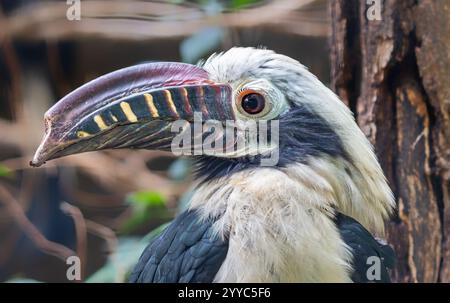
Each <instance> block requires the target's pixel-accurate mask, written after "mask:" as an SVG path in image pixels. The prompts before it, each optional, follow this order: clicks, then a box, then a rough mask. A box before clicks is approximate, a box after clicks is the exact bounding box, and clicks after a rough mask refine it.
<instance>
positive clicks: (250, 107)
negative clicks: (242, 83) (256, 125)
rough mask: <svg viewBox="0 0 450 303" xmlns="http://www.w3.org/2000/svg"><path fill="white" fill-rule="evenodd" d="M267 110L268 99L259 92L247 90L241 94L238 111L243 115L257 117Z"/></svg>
mask: <svg viewBox="0 0 450 303" xmlns="http://www.w3.org/2000/svg"><path fill="white" fill-rule="evenodd" d="M265 108H266V99H265V97H264V96H263V95H262V94H261V93H259V92H258V91H255V90H252V89H245V90H243V91H241V92H239V95H238V109H239V111H241V112H242V113H243V114H246V115H251V116H255V115H258V114H260V113H261V112H263V111H264V109H265Z"/></svg>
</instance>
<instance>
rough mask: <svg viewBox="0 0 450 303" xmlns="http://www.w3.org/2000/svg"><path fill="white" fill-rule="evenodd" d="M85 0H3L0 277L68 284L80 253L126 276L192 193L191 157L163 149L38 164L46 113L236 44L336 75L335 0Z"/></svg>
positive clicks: (93, 270) (89, 267)
mask: <svg viewBox="0 0 450 303" xmlns="http://www.w3.org/2000/svg"><path fill="white" fill-rule="evenodd" d="M76 2H77V1H67V2H66V0H63V1H37V0H1V1H0V281H12V282H23V281H45V282H58V281H60V282H68V280H67V278H66V270H67V268H68V265H67V264H66V261H65V260H66V258H67V257H68V256H71V255H77V256H79V257H80V260H81V266H82V270H81V273H82V277H81V278H82V281H87V282H122V281H125V280H126V277H127V273H128V272H129V270H130V268H131V267H132V266H133V265H134V263H135V262H136V261H137V259H138V257H139V256H140V253H141V252H142V250H143V248H144V247H145V246H146V244H147V243H148V241H149V239H150V238H151V237H152V235H153V234H154V232H155V230H156V232H157V231H158V230H159V229H161V228H162V227H161V226H164V225H163V224H164V223H165V222H168V221H170V220H171V218H173V216H174V215H176V214H177V213H178V212H179V211H180V209H182V208H183V207H184V204H183V203H185V202H186V200H187V199H188V198H189V184H190V182H191V181H192V180H191V179H190V178H191V174H190V171H191V163H190V162H189V159H183V158H182V159H175V158H173V157H172V155H171V154H168V153H163V152H153V151H131V150H115V151H104V152H95V153H87V154H81V155H76V156H70V157H67V158H63V159H60V160H55V161H51V162H49V163H47V164H46V165H45V166H44V167H42V168H37V169H36V168H33V169H32V168H30V167H29V165H28V163H29V161H30V159H31V157H32V155H33V153H34V151H35V149H36V147H37V146H38V144H39V142H40V140H41V138H42V135H43V132H44V125H43V115H44V113H45V111H46V110H47V109H48V108H49V107H50V106H52V104H54V103H55V102H56V101H57V100H58V99H60V98H61V97H63V96H64V95H65V94H67V93H68V92H70V91H71V90H73V89H75V88H76V87H78V86H80V85H82V84H83V83H85V82H87V81H89V80H91V79H93V78H96V77H98V76H100V75H102V74H105V73H108V72H111V71H114V70H116V69H119V68H122V67H126V66H130V65H133V64H138V63H142V62H146V61H183V62H188V63H196V62H197V61H198V60H199V59H201V58H206V57H208V56H209V55H210V54H211V53H213V52H217V51H221V50H227V49H229V48H230V47H232V46H265V47H267V48H269V49H273V50H275V51H276V52H279V53H282V54H285V55H288V56H290V57H292V58H295V59H297V60H299V61H300V62H302V63H303V64H304V65H306V66H307V67H308V68H309V69H310V70H311V71H312V72H313V73H314V74H316V75H317V76H318V77H319V79H320V80H322V81H323V82H324V83H325V84H327V85H328V84H329V83H330V59H329V58H330V56H329V52H330V51H329V47H328V43H329V35H330V31H331V26H330V17H329V13H328V3H327V2H328V1H326V0H278V1H269V0H264V1H261V0H227V1H225V0H224V1H219V0H191V1H184V0H172V1H158V2H155V1H144V0H140V1H138V0H128V1H125V0H122V1H120V0H117V1H89V0H81V1H80V2H79V4H80V9H81V14H80V17H81V20H76V14H73V13H74V12H75V13H76V11H73V10H76V9H77V8H76V5H77V4H76ZM74 5H75V6H74ZM69 19H75V20H69ZM152 231H153V234H152Z"/></svg>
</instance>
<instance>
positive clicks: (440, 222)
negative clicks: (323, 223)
mask: <svg viewBox="0 0 450 303" xmlns="http://www.w3.org/2000/svg"><path fill="white" fill-rule="evenodd" d="M377 5H379V8H380V9H381V11H380V12H381V15H380V16H381V20H371V19H373V18H372V17H373V16H369V17H368V14H371V13H373V9H377V8H376V7H375V6H377ZM330 12H331V19H332V36H331V69H332V75H331V79H332V87H333V88H334V90H335V91H336V93H337V94H338V95H339V96H340V97H341V98H342V99H343V100H344V102H346V103H347V104H348V105H349V106H350V108H351V109H352V110H353V111H354V113H355V115H356V118H357V121H358V124H359V125H360V127H361V128H362V130H363V131H364V133H365V134H366V135H367V137H368V138H369V139H370V140H371V142H372V143H373V144H374V146H375V150H376V152H377V155H378V157H379V159H380V162H381V165H382V167H383V169H384V172H385V174H386V176H387V178H388V180H389V183H390V186H391V188H392V190H393V191H394V194H395V197H396V201H397V212H396V214H395V216H394V217H393V218H392V220H391V221H390V222H389V224H388V227H387V238H388V241H389V242H390V244H392V245H393V246H394V248H395V250H396V254H397V265H396V268H395V270H394V271H393V273H392V279H393V281H397V282H437V281H442V282H450V201H449V186H450V184H449V179H450V164H449V163H450V140H449V138H450V119H449V116H450V86H449V81H450V20H449V16H450V3H449V2H448V1H433V0H395V1H391V0H389V1H387V0H385V1H382V0H369V1H359V0H354V1H352V0H350V1H349V0H334V1H331V2H330Z"/></svg>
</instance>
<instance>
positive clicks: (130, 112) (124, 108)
mask: <svg viewBox="0 0 450 303" xmlns="http://www.w3.org/2000/svg"><path fill="white" fill-rule="evenodd" d="M120 108H121V109H122V111H123V113H124V114H125V116H126V117H127V119H128V121H129V122H137V117H136V115H135V114H134V112H133V110H131V107H130V104H128V103H127V102H125V101H123V102H120Z"/></svg>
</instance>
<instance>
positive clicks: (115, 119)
mask: <svg viewBox="0 0 450 303" xmlns="http://www.w3.org/2000/svg"><path fill="white" fill-rule="evenodd" d="M110 116H111V119H113V121H114V122H117V121H119V120H118V119H117V117H116V116H114V114H113V113H110Z"/></svg>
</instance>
